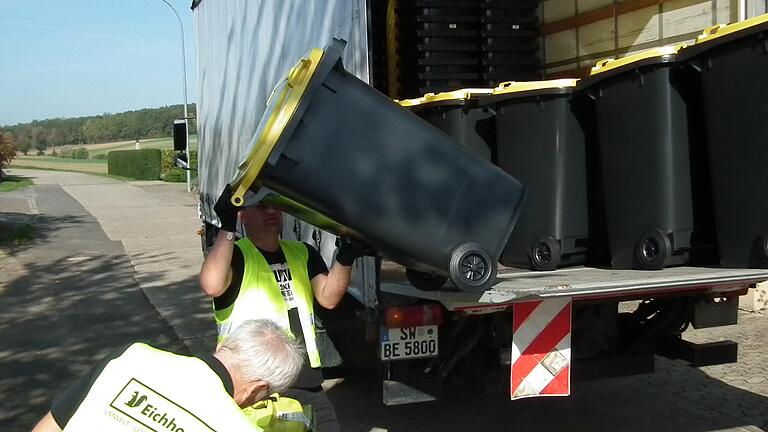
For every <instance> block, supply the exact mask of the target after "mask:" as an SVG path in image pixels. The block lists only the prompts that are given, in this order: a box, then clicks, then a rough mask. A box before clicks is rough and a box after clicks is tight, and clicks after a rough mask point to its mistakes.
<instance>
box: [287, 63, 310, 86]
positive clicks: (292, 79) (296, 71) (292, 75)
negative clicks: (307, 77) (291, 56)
mask: <svg viewBox="0 0 768 432" xmlns="http://www.w3.org/2000/svg"><path fill="white" fill-rule="evenodd" d="M309 63H310V60H309V59H308V58H303V59H301V60H299V63H298V64H297V65H296V66H294V67H292V68H291V71H290V72H288V86H289V87H294V86H295V85H296V80H297V79H299V78H300V76H301V75H303V73H302V72H304V71H305V70H307V65H308V64H309Z"/></svg>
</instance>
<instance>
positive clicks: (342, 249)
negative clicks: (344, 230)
mask: <svg viewBox="0 0 768 432" xmlns="http://www.w3.org/2000/svg"><path fill="white" fill-rule="evenodd" d="M336 246H337V247H338V252H336V262H337V263H339V264H341V265H343V266H347V267H349V266H351V265H352V263H353V262H355V259H356V258H359V257H361V256H363V255H376V251H375V250H373V248H371V247H369V246H367V245H365V244H362V243H359V242H357V241H354V240H350V239H345V238H342V237H339V238H337V239H336Z"/></svg>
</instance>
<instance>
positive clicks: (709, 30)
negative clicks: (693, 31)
mask: <svg viewBox="0 0 768 432" xmlns="http://www.w3.org/2000/svg"><path fill="white" fill-rule="evenodd" d="M723 27H724V26H723V25H722V24H715V25H713V26H712V27H707V28H705V29H704V31H703V32H702V33H701V35H700V36H699V37H698V39H704V38H705V37H709V36H712V35H713V34H714V33H717V32H718V30H720V29H721V28H723Z"/></svg>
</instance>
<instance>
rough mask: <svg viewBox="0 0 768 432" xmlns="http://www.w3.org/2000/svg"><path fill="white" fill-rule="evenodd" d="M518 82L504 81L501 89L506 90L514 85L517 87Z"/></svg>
mask: <svg viewBox="0 0 768 432" xmlns="http://www.w3.org/2000/svg"><path fill="white" fill-rule="evenodd" d="M516 82H517V81H504V82H503V83H501V84H499V87H501V88H503V89H505V88H507V87H512V86H513V85H515V83H516Z"/></svg>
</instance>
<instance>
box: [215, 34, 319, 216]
mask: <svg viewBox="0 0 768 432" xmlns="http://www.w3.org/2000/svg"><path fill="white" fill-rule="evenodd" d="M323 55H324V51H323V50H321V49H317V48H315V49H313V50H311V51H310V52H309V54H307V55H306V56H305V57H304V58H302V59H301V60H299V62H298V63H296V65H295V66H294V67H293V68H291V70H290V72H288V75H287V76H286V77H285V78H283V80H281V81H280V82H279V83H277V85H276V86H275V88H274V90H272V94H271V95H270V96H269V99H268V100H267V108H266V110H265V111H264V114H263V115H262V117H261V122H259V126H258V128H257V129H256V133H254V135H253V138H252V139H251V143H250V144H249V146H248V148H249V150H248V152H247V154H248V157H247V158H246V159H245V160H244V161H243V162H242V163H241V164H240V166H239V167H238V170H237V173H236V174H235V176H234V178H233V180H232V181H231V182H230V184H231V185H232V204H234V205H237V206H240V205H243V196H244V195H245V193H246V191H248V189H249V188H250V187H251V185H252V184H253V183H254V181H255V180H256V177H257V176H258V174H259V172H260V171H261V168H262V167H263V166H264V164H265V163H266V161H267V158H268V157H269V154H270V153H271V152H272V150H273V149H274V148H275V145H276V144H277V141H278V140H279V139H280V135H281V134H282V133H283V130H285V127H286V126H287V125H288V122H289V121H290V119H291V117H293V114H294V113H295V112H296V109H297V108H298V107H299V103H300V102H301V98H302V96H303V95H304V92H305V91H306V90H307V86H308V85H309V81H310V79H311V78H312V76H313V75H314V73H315V71H316V70H317V65H318V64H320V61H321V60H322V59H323Z"/></svg>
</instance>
